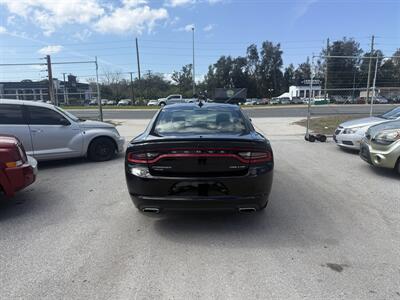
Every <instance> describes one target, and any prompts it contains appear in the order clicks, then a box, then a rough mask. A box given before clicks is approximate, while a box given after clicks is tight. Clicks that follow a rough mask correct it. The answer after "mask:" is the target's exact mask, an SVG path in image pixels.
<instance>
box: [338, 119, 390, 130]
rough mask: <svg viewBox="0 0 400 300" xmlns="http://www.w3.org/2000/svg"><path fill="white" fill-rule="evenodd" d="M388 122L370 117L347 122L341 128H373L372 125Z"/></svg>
mask: <svg viewBox="0 0 400 300" xmlns="http://www.w3.org/2000/svg"><path fill="white" fill-rule="evenodd" d="M386 121H387V120H385V119H382V118H378V117H368V118H362V119H355V120H351V121H347V122H344V123H342V124H340V126H341V127H344V128H353V127H364V126H372V125H375V124H379V123H383V122H386Z"/></svg>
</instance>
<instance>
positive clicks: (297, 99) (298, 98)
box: [291, 97, 303, 104]
mask: <svg viewBox="0 0 400 300" xmlns="http://www.w3.org/2000/svg"><path fill="white" fill-rule="evenodd" d="M291 102H292V103H293V104H303V100H302V99H301V98H300V97H292V100H291Z"/></svg>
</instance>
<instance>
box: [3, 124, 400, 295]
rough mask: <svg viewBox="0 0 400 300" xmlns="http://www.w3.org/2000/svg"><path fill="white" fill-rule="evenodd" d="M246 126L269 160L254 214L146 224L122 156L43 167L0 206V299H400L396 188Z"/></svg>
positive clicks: (331, 153)
mask: <svg viewBox="0 0 400 300" xmlns="http://www.w3.org/2000/svg"><path fill="white" fill-rule="evenodd" d="M275 122H276V121H275ZM254 123H255V124H256V126H257V127H258V128H260V129H261V130H263V131H265V132H266V133H267V135H268V134H269V133H271V134H270V136H271V141H272V145H273V149H274V152H275V160H276V166H275V177H274V184H273V189H272V194H271V197H270V203H269V205H268V208H267V210H266V211H265V212H261V213H255V214H249V215H231V214H223V215H221V214H202V215H193V214H191V215H185V214H181V215H166V216H161V217H157V218H155V217H153V218H149V217H146V216H143V215H142V214H141V213H139V212H138V211H137V210H136V209H135V208H134V206H133V205H132V203H131V201H130V198H129V196H128V193H127V189H126V186H125V179H124V169H123V155H120V156H119V157H118V158H116V159H115V160H112V161H109V162H105V163H91V162H88V161H85V160H84V159H76V160H68V161H59V162H50V163H44V164H41V165H40V173H39V178H38V181H37V182H36V183H35V184H34V185H33V186H31V187H29V188H28V189H26V190H25V191H23V192H21V193H19V194H18V195H17V196H16V197H15V198H14V199H13V200H11V201H2V202H1V203H0V261H1V267H0V282H1V285H0V298H2V299H15V298H28V299H61V298H68V299H84V298H87V299H110V298H111V299H161V298H162V299H193V298H194V299H200V298H202V299H246V298H248V299H271V298H281V299H298V298H312V299H322V298H331V299H337V298H343V299H366V298H368V299H393V298H394V299H397V298H398V299H400V206H399V195H400V184H399V181H400V177H399V176H397V175H395V174H394V173H393V172H391V171H390V170H381V169H375V168H372V167H370V166H369V165H368V164H366V163H365V162H364V161H362V160H361V159H360V158H359V157H358V155H357V154H354V153H352V152H346V151H341V150H339V149H337V147H336V146H335V145H334V144H333V142H329V143H324V144H322V143H314V144H311V143H306V142H304V140H303V137H302V135H300V132H297V131H296V130H299V128H294V129H293V130H292V129H290V130H289V129H288V130H287V131H283V132H284V133H283V134H280V133H279V132H276V130H273V128H271V126H270V123H269V122H268V120H267V119H254ZM143 124H144V123H139V124H138V126H137V129H135V130H138V129H140V128H141V127H143ZM273 132H275V133H274V134H273Z"/></svg>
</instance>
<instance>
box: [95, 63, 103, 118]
mask: <svg viewBox="0 0 400 300" xmlns="http://www.w3.org/2000/svg"><path fill="white" fill-rule="evenodd" d="M94 63H95V65H96V87H97V104H98V105H99V117H100V121H101V122H103V107H102V105H101V100H100V86H99V65H98V63H97V56H95V62H94Z"/></svg>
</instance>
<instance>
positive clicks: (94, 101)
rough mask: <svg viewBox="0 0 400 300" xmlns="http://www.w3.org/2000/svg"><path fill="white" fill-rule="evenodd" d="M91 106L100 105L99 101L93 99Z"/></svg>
mask: <svg viewBox="0 0 400 300" xmlns="http://www.w3.org/2000/svg"><path fill="white" fill-rule="evenodd" d="M89 105H90V106H94V105H99V104H98V102H97V99H92V100H90V102H89Z"/></svg>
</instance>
